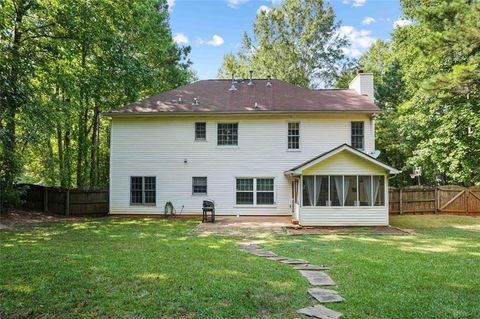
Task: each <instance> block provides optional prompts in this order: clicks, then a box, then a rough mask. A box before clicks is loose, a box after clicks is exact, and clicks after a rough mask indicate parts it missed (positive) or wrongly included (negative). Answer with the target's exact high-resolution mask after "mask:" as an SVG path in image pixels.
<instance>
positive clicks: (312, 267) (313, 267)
mask: <svg viewBox="0 0 480 319" xmlns="http://www.w3.org/2000/svg"><path fill="white" fill-rule="evenodd" d="M294 269H296V270H329V269H330V267H326V266H317V265H312V264H303V265H298V266H295V267H294Z"/></svg>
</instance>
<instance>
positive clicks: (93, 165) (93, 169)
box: [90, 103, 100, 187]
mask: <svg viewBox="0 0 480 319" xmlns="http://www.w3.org/2000/svg"><path fill="white" fill-rule="evenodd" d="M99 114H100V111H99V109H98V104H97V103H95V106H94V109H93V120H92V145H91V147H92V148H91V153H90V187H94V186H97V179H96V176H97V144H98V127H99Z"/></svg>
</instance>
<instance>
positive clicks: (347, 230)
mask: <svg viewBox="0 0 480 319" xmlns="http://www.w3.org/2000/svg"><path fill="white" fill-rule="evenodd" d="M286 229H287V234H288V235H410V234H412V233H414V232H415V231H414V230H413V229H401V228H398V227H392V226H369V227H338V226H337V227H327V226H319V227H305V226H304V227H301V226H298V227H297V226H291V227H287V228H286Z"/></svg>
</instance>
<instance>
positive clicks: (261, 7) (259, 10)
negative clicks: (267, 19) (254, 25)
mask: <svg viewBox="0 0 480 319" xmlns="http://www.w3.org/2000/svg"><path fill="white" fill-rule="evenodd" d="M270 10H271V8H269V7H267V6H266V5H261V6H260V7H258V9H257V14H260V12H262V11H263V12H265V13H268V12H269V11H270Z"/></svg>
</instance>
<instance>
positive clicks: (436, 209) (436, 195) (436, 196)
mask: <svg viewBox="0 0 480 319" xmlns="http://www.w3.org/2000/svg"><path fill="white" fill-rule="evenodd" d="M433 197H434V198H433V199H434V203H435V204H434V209H435V211H434V212H433V213H434V214H436V213H438V187H437V186H435V193H434V196H433Z"/></svg>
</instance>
